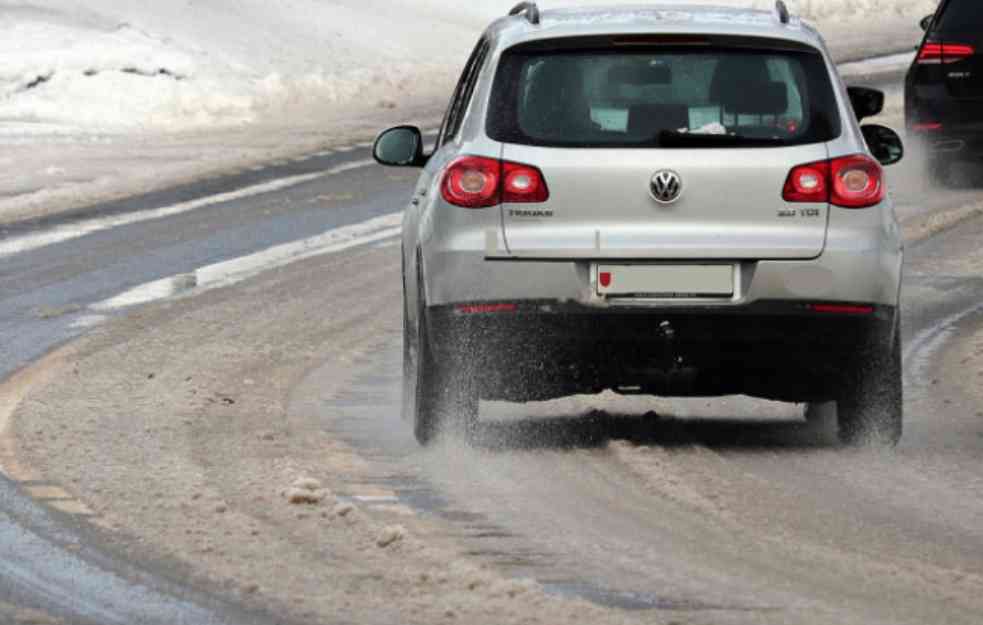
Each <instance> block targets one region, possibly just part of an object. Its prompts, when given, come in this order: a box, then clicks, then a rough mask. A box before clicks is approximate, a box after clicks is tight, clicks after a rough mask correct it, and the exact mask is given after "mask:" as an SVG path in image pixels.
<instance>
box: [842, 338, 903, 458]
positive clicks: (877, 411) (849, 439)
mask: <svg viewBox="0 0 983 625" xmlns="http://www.w3.org/2000/svg"><path fill="white" fill-rule="evenodd" d="M837 415H838V421H839V434H840V440H841V441H842V442H843V443H844V444H846V445H852V446H858V445H877V446H887V447H894V446H895V445H897V444H898V442H900V440H901V435H902V433H903V430H904V389H903V385H902V367H901V335H900V332H898V331H895V336H894V340H893V341H892V342H891V344H890V346H889V347H884V346H876V347H871V348H868V349H865V350H861V351H860V353H859V354H858V357H857V358H856V364H855V365H854V370H853V371H852V373H851V375H850V376H849V379H848V380H847V381H846V384H845V385H844V389H843V392H842V393H841V396H840V398H839V399H838V400H837Z"/></svg>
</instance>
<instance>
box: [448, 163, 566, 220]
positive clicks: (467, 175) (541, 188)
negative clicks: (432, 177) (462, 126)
mask: <svg viewBox="0 0 983 625" xmlns="http://www.w3.org/2000/svg"><path fill="white" fill-rule="evenodd" d="M441 194H442V195H443V198H444V200H445V201H446V202H447V203H448V204H453V205H454V206H461V207H464V208H487V207H489V206H497V205H498V204H502V203H512V204H527V203H534V202H545V201H546V200H548V199H549V189H547V187H546V180H544V179H543V174H542V172H541V171H540V170H539V169H538V168H536V167H533V166H532V165H523V164H521V163H511V162H502V161H499V160H496V159H493V158H486V157H483V156H462V157H460V158H458V159H456V160H454V161H453V162H451V164H450V165H448V166H447V169H446V171H445V172H444V179H443V182H442V184H441Z"/></svg>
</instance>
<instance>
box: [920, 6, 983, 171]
mask: <svg viewBox="0 0 983 625" xmlns="http://www.w3.org/2000/svg"><path fill="white" fill-rule="evenodd" d="M922 28H924V29H925V39H924V41H923V42H922V45H921V48H919V50H918V55H917V56H916V57H915V61H914V63H913V64H912V66H911V69H910V70H909V72H908V77H907V81H906V84H905V117H906V123H907V127H908V133H909V136H913V137H921V138H922V139H923V140H924V143H925V145H926V148H927V154H928V157H927V163H928V174H929V176H930V177H931V179H932V180H933V181H935V182H939V183H941V182H945V180H946V179H947V178H948V174H949V169H950V167H951V166H952V164H953V163H954V162H956V161H958V160H976V159H980V158H981V157H983V6H981V4H980V2H979V0H942V2H941V4H940V5H939V8H938V10H937V11H936V13H935V14H934V15H930V16H928V17H926V18H925V19H924V20H922Z"/></svg>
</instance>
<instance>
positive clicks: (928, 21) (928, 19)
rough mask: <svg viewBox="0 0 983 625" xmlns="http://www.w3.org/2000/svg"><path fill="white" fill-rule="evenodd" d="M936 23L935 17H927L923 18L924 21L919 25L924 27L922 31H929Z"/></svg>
mask: <svg viewBox="0 0 983 625" xmlns="http://www.w3.org/2000/svg"><path fill="white" fill-rule="evenodd" d="M934 21H935V15H926V16H925V17H923V18H922V21H920V22H918V25H919V26H921V27H922V30H924V31H928V29H929V28H931V27H932V22H934Z"/></svg>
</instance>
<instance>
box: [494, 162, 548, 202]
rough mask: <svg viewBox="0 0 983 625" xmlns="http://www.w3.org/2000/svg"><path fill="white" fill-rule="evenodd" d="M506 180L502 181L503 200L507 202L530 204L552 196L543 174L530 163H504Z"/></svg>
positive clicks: (503, 170)
mask: <svg viewBox="0 0 983 625" xmlns="http://www.w3.org/2000/svg"><path fill="white" fill-rule="evenodd" d="M502 172H503V173H504V176H505V178H504V180H503V182H502V202H504V203H506V204H528V203H539V202H545V201H546V200H548V199H549V197H550V192H549V189H547V188H546V181H545V180H543V174H542V173H541V172H540V171H539V170H538V169H537V168H535V167H532V166H530V165H520V164H519V163H509V162H505V163H502Z"/></svg>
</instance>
